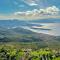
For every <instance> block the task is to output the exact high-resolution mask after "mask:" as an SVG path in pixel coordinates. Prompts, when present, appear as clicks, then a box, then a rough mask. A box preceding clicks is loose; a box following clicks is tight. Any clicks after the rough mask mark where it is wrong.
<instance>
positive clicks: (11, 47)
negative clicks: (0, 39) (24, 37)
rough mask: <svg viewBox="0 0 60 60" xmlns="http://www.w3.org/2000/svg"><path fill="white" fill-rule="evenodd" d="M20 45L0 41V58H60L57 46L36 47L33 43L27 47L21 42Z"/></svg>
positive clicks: (12, 59)
mask: <svg viewBox="0 0 60 60" xmlns="http://www.w3.org/2000/svg"><path fill="white" fill-rule="evenodd" d="M20 45H21V46H20ZM20 45H18V44H14V43H8V44H7V43H4V44H2V43H0V60H60V49H58V48H57V49H56V48H55V49H54V48H53V49H52V48H36V47H32V46H33V45H32V46H30V47H29V48H28V47H23V46H24V45H23V44H22V43H21V44H20ZM31 47H32V48H31Z"/></svg>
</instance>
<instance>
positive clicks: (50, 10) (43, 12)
mask: <svg viewBox="0 0 60 60" xmlns="http://www.w3.org/2000/svg"><path fill="white" fill-rule="evenodd" d="M59 12H60V9H59V8H57V7H56V6H52V7H47V8H45V9H39V10H38V9H34V10H32V11H25V12H15V13H14V14H15V15H25V16H26V15H27V16H28V15H31V16H33V15H57V14H59Z"/></svg>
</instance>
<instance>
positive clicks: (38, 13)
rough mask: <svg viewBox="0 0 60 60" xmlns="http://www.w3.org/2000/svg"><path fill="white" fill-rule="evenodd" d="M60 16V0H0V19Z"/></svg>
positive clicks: (32, 18)
mask: <svg viewBox="0 0 60 60" xmlns="http://www.w3.org/2000/svg"><path fill="white" fill-rule="evenodd" d="M46 18H60V0H0V19H25V20H30V19H31V20H34V19H46Z"/></svg>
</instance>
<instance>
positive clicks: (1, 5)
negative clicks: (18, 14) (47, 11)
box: [0, 0, 60, 14]
mask: <svg viewBox="0 0 60 60" xmlns="http://www.w3.org/2000/svg"><path fill="white" fill-rule="evenodd" d="M24 1H25V2H26V1H27V0H0V13H3V14H5V13H7V14H8V13H12V12H15V11H25V10H32V9H34V8H35V9H36V8H45V7H46V6H52V5H55V6H57V7H58V8H60V0H38V1H39V2H37V4H38V5H37V6H29V5H28V4H26V3H25V2H24ZM33 1H34V0H33ZM35 1H36V0H35Z"/></svg>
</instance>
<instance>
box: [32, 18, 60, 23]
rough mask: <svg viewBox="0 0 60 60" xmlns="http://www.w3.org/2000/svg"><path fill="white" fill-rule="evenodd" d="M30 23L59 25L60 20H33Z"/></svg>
mask: <svg viewBox="0 0 60 60" xmlns="http://www.w3.org/2000/svg"><path fill="white" fill-rule="evenodd" d="M31 22H36V23H37V22H40V23H60V19H41V20H33V21H31Z"/></svg>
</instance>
